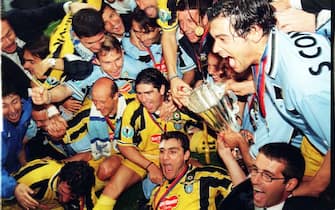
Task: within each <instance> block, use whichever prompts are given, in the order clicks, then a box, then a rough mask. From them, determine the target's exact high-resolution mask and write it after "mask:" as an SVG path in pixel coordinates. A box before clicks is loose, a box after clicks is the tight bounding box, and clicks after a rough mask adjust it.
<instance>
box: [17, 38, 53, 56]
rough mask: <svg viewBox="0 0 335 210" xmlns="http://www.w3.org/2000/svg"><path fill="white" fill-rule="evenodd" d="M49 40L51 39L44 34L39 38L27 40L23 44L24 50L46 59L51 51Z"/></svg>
mask: <svg viewBox="0 0 335 210" xmlns="http://www.w3.org/2000/svg"><path fill="white" fill-rule="evenodd" d="M49 41H50V38H49V37H47V36H45V35H42V36H41V37H39V38H38V39H37V40H34V41H30V42H27V43H26V44H25V45H24V46H23V50H28V51H29V52H30V53H31V54H32V55H33V56H36V57H39V58H41V59H44V58H46V57H47V56H48V55H49V53H50V51H49Z"/></svg>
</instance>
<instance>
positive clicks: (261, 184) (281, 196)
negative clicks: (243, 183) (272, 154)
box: [251, 153, 286, 207]
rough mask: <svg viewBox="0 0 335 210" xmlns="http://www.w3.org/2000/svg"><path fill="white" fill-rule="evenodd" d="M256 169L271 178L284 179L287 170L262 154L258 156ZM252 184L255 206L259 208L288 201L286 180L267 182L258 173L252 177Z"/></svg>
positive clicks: (279, 163) (281, 164)
mask: <svg viewBox="0 0 335 210" xmlns="http://www.w3.org/2000/svg"><path fill="white" fill-rule="evenodd" d="M255 167H257V168H258V171H263V172H264V173H267V174H268V175H269V176H271V177H275V178H283V177H284V176H283V174H282V171H283V170H284V168H285V166H284V164H283V163H281V162H278V161H276V160H271V159H270V158H268V157H266V156H265V155H264V154H262V153H259V155H258V156H257V158H256V162H255ZM251 182H252V185H253V188H254V204H255V205H256V206H257V207H268V206H273V205H276V204H279V203H280V202H281V201H283V200H285V199H286V197H285V196H286V194H285V193H286V189H285V186H286V184H285V183H284V180H272V182H266V181H264V180H263V179H262V176H261V173H258V174H257V175H256V176H251Z"/></svg>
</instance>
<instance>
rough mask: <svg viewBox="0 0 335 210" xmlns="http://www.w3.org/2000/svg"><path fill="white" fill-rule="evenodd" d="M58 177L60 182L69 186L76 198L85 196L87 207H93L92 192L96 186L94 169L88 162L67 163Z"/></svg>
mask: <svg viewBox="0 0 335 210" xmlns="http://www.w3.org/2000/svg"><path fill="white" fill-rule="evenodd" d="M58 176H59V179H60V181H64V182H66V183H67V184H68V185H69V187H70V188H71V193H73V194H75V195H76V196H85V200H86V205H87V204H89V206H91V207H92V206H93V204H92V200H91V190H92V187H93V186H94V185H95V176H94V169H93V168H92V167H91V166H90V165H89V164H88V163H87V162H86V161H73V162H68V163H65V165H64V166H63V167H62V168H61V170H60V172H59V174H58ZM89 201H90V202H89Z"/></svg>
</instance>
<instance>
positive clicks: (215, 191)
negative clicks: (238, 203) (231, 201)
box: [150, 131, 232, 210]
mask: <svg viewBox="0 0 335 210" xmlns="http://www.w3.org/2000/svg"><path fill="white" fill-rule="evenodd" d="M189 141H190V140H189V139H188V137H187V136H186V135H185V134H184V133H182V132H180V131H169V132H167V133H164V134H163V135H162V139H161V142H160V144H159V162H160V166H161V168H162V172H163V175H164V177H165V179H166V180H165V181H164V182H163V183H162V184H161V185H160V186H159V187H157V188H156V190H154V191H153V193H152V196H151V203H150V205H151V207H152V209H194V210H195V209H216V207H215V206H216V203H215V199H216V198H217V197H219V196H221V197H226V196H227V195H228V193H229V192H230V190H231V188H232V181H231V179H230V177H229V175H228V173H227V171H225V170H224V169H223V168H219V167H214V166H205V167H194V166H192V165H190V164H189V163H188V160H189V158H190V146H189V145H190V143H189Z"/></svg>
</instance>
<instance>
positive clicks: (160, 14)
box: [158, 9, 171, 22]
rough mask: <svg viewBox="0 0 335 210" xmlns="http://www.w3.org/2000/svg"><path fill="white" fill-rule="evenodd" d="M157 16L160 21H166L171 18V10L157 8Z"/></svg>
mask: <svg viewBox="0 0 335 210" xmlns="http://www.w3.org/2000/svg"><path fill="white" fill-rule="evenodd" d="M158 17H159V19H160V20H161V21H162V22H167V21H169V20H171V12H169V11H168V10H165V9H159V11H158Z"/></svg>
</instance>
